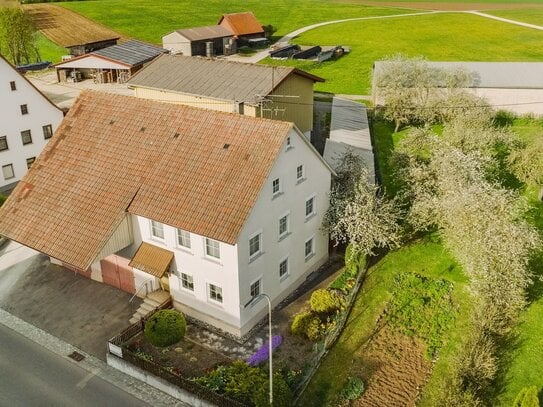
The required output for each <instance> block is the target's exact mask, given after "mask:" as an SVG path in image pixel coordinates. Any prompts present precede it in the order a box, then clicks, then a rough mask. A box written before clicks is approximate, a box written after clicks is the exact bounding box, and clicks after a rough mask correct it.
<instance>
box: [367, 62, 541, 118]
mask: <svg viewBox="0 0 543 407" xmlns="http://www.w3.org/2000/svg"><path fill="white" fill-rule="evenodd" d="M385 64H386V61H378V62H375V64H374V67H373V78H374V80H373V81H374V82H373V98H374V102H375V104H383V100H382V98H381V96H380V93H379V87H378V86H377V85H376V79H377V78H378V76H379V75H380V72H382V70H383V68H384V66H385ZM427 64H428V66H429V67H430V68H435V69H444V70H448V71H451V72H454V71H458V70H462V71H465V72H467V73H468V74H470V75H471V78H472V84H471V86H470V87H469V88H468V89H466V90H468V91H470V92H472V93H474V94H475V95H478V96H481V97H484V98H485V99H486V100H487V101H488V103H489V104H490V105H491V106H492V107H493V108H494V109H496V110H507V111H511V112H513V113H516V114H535V115H538V116H543V75H542V73H543V63H542V62H427Z"/></svg>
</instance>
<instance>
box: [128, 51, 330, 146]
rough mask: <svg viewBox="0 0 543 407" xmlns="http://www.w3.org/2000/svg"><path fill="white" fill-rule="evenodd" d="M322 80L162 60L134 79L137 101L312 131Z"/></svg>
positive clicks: (204, 61)
mask: <svg viewBox="0 0 543 407" xmlns="http://www.w3.org/2000/svg"><path fill="white" fill-rule="evenodd" d="M315 82H324V79H322V78H319V77H318V76H315V75H311V74H310V73H307V72H304V71H302V70H299V69H296V68H288V67H282V66H276V67H272V66H266V65H258V64H246V63H241V62H232V61H227V60H223V59H208V58H192V57H186V56H181V55H175V56H174V55H162V56H160V57H159V58H157V59H155V60H154V61H153V62H152V63H150V64H149V65H147V66H146V67H145V68H144V69H142V70H141V71H140V72H138V73H137V75H134V77H133V78H132V79H131V80H130V81H129V82H128V87H129V88H132V89H134V94H135V96H137V97H141V98H145V99H153V100H161V101H165V102H171V103H180V104H185V105H189V106H194V107H200V108H205V109H212V110H220V111H223V112H235V113H241V114H244V115H246V116H253V117H265V118H270V119H276V120H284V121H290V122H294V123H295V124H296V126H297V127H298V129H300V130H301V131H302V133H304V134H305V135H306V136H308V137H309V136H310V134H311V131H312V130H313V84H314V83H315Z"/></svg>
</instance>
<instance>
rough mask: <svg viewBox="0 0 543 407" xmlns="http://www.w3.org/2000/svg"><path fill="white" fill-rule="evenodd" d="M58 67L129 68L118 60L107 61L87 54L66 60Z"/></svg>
mask: <svg viewBox="0 0 543 407" xmlns="http://www.w3.org/2000/svg"><path fill="white" fill-rule="evenodd" d="M56 68H57V69H59V68H70V69H130V67H129V66H127V65H124V64H120V63H118V62H113V61H108V60H107V59H104V58H99V57H97V56H96V55H88V56H86V57H83V58H77V59H74V60H68V61H66V62H63V63H62V64H59V65H57V66H56Z"/></svg>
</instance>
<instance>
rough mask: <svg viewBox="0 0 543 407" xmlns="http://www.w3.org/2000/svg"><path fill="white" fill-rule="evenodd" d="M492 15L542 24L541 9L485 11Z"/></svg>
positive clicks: (542, 12) (542, 14) (542, 13)
mask: <svg viewBox="0 0 543 407" xmlns="http://www.w3.org/2000/svg"><path fill="white" fill-rule="evenodd" d="M487 14H492V15H494V16H498V17H503V18H509V19H511V20H516V21H522V22H523V23H529V24H536V25H541V26H543V9H533V10H530V9H527V10H493V11H489V12H487Z"/></svg>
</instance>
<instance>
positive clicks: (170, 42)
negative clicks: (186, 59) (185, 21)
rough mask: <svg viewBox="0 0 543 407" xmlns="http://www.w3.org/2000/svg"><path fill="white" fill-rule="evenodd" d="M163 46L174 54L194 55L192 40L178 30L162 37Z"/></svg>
mask: <svg viewBox="0 0 543 407" xmlns="http://www.w3.org/2000/svg"><path fill="white" fill-rule="evenodd" d="M162 48H164V49H167V50H168V51H170V52H171V53H172V54H183V55H186V56H192V48H191V43H190V40H188V39H187V38H185V37H184V36H182V35H181V34H179V33H178V32H176V31H174V32H172V33H170V34H166V35H165V36H164V37H162Z"/></svg>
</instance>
